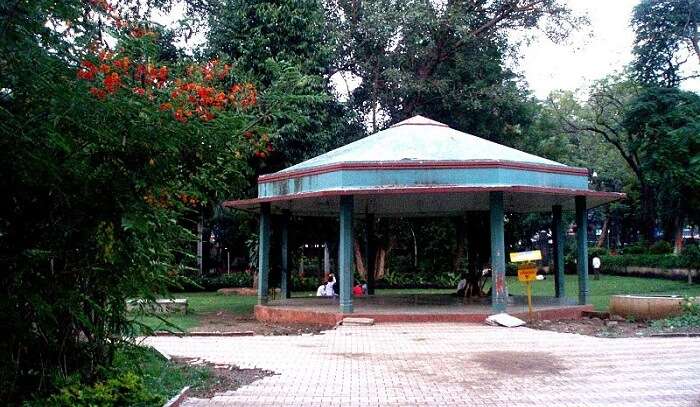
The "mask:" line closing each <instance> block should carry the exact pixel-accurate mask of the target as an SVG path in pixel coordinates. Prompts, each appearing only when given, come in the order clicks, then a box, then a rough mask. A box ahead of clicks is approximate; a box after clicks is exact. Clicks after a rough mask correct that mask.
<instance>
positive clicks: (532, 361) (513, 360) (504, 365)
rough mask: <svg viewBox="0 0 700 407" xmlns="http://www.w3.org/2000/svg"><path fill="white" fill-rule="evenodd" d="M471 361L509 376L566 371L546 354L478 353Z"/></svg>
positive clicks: (550, 373) (560, 363)
mask: <svg viewBox="0 0 700 407" xmlns="http://www.w3.org/2000/svg"><path fill="white" fill-rule="evenodd" d="M472 361H474V362H476V363H478V364H479V365H481V367H483V368H484V369H488V370H491V371H494V372H498V373H502V374H505V375H510V376H531V375H555V374H560V373H561V372H563V371H564V370H566V367H565V366H564V364H563V363H562V361H561V359H560V358H559V357H557V356H555V355H553V354H551V353H548V352H496V351H494V352H480V353H477V354H475V355H474V357H473V358H472Z"/></svg>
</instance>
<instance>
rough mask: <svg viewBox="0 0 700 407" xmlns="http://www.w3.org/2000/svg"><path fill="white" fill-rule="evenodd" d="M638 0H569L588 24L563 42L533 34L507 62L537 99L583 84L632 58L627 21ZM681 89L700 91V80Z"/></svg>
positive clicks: (632, 33) (586, 84)
mask: <svg viewBox="0 0 700 407" xmlns="http://www.w3.org/2000/svg"><path fill="white" fill-rule="evenodd" d="M638 2H639V1H638V0H568V1H567V2H566V3H567V4H568V5H569V7H571V9H572V10H573V11H575V12H577V13H580V14H586V15H587V16H588V18H589V20H590V26H589V27H588V28H587V29H583V30H580V31H577V32H574V33H573V34H572V35H571V37H570V38H569V39H568V41H567V43H565V44H554V43H553V42H552V41H550V40H549V39H548V38H546V37H545V36H544V35H537V36H536V37H535V40H534V41H532V42H531V43H530V44H529V45H527V46H523V47H522V48H521V53H520V54H521V58H520V59H519V60H517V61H516V62H513V61H511V63H510V64H511V67H512V68H514V69H515V71H516V72H518V73H521V74H523V75H524V77H525V80H526V81H527V82H528V84H529V86H530V89H532V91H533V93H534V94H535V96H537V97H538V98H546V97H547V95H549V93H550V92H551V91H552V90H557V89H566V90H577V89H585V88H587V87H588V86H589V85H590V84H591V83H592V82H593V81H594V80H596V79H600V78H602V77H604V76H606V75H608V74H611V73H614V72H616V71H621V70H622V69H623V68H624V66H625V65H627V64H629V63H630V61H631V60H632V42H633V40H634V32H633V31H632V29H631V27H630V26H629V22H630V19H631V16H632V9H633V8H634V6H635V5H636V4H637V3H638ZM683 88H685V89H687V90H693V91H696V92H698V91H700V81H697V80H695V81H687V82H686V83H684V85H683Z"/></svg>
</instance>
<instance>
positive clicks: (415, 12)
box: [338, 0, 583, 141]
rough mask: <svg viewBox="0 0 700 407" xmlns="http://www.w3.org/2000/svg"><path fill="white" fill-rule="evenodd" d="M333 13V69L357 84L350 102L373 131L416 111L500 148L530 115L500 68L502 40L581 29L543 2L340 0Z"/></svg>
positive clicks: (513, 80) (559, 8)
mask: <svg viewBox="0 0 700 407" xmlns="http://www.w3.org/2000/svg"><path fill="white" fill-rule="evenodd" d="M338 10H339V11H338V14H339V15H340V16H342V18H341V20H342V25H343V33H344V37H342V38H343V39H342V41H341V44H343V56H344V59H343V63H342V64H339V67H341V68H344V69H346V70H347V71H348V72H349V73H350V74H352V75H354V76H356V77H358V78H360V80H361V82H360V84H359V86H358V87H357V88H356V89H355V91H354V92H353V93H352V95H351V101H352V103H353V105H354V106H355V107H356V109H357V110H358V111H360V112H362V113H363V114H365V115H367V116H368V117H370V119H371V122H372V123H373V127H378V128H381V126H382V125H385V124H388V123H391V122H396V121H399V120H401V119H404V118H407V117H410V116H412V115H415V114H424V115H428V116H430V117H431V118H434V119H436V120H440V121H444V122H446V123H448V124H450V125H452V126H453V127H456V128H459V129H460V130H466V131H471V132H474V133H476V134H479V135H481V136H484V137H488V138H492V139H495V140H499V141H503V140H507V139H509V138H511V137H509V136H512V135H514V134H515V133H517V132H518V127H519V126H526V125H527V120H528V119H527V118H528V116H529V114H530V113H531V112H530V111H529V110H528V105H527V103H526V99H527V92H526V91H525V90H524V89H523V87H521V86H520V85H519V84H518V81H517V77H516V76H515V75H514V73H513V72H511V71H510V70H508V69H507V68H505V64H504V61H505V58H506V54H507V53H509V52H511V51H513V47H512V44H511V43H510V42H509V38H508V35H507V33H508V32H509V31H510V30H529V29H535V28H544V29H545V30H546V31H547V32H548V34H550V35H551V37H552V38H555V39H558V38H561V37H562V36H565V35H566V34H567V32H568V30H569V29H571V28H572V27H575V26H577V25H579V24H580V23H582V22H583V20H582V19H580V18H577V17H575V16H572V14H571V13H570V12H569V10H568V9H567V8H566V7H565V6H563V5H562V4H561V3H559V2H557V1H549V0H547V1H521V0H508V1H478V2H462V1H448V2H444V3H435V2H425V1H407V2H406V1H395V0H393V1H392V0H365V1H360V0H343V1H339V2H338ZM381 117H385V120H384V121H383V122H380V120H379V119H380V118H381Z"/></svg>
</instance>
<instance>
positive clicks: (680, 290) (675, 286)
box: [507, 275, 700, 311]
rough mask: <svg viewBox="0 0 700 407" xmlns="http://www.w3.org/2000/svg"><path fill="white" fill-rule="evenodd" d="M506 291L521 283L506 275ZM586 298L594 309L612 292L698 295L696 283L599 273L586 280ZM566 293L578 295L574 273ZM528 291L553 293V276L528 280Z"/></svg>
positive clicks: (517, 290)
mask: <svg viewBox="0 0 700 407" xmlns="http://www.w3.org/2000/svg"><path fill="white" fill-rule="evenodd" d="M507 284H508V292H510V293H511V294H525V285H523V284H522V283H520V282H518V278H517V277H507ZM588 284H589V290H590V302H591V304H593V305H594V306H595V309H596V310H600V311H603V310H607V309H608V304H609V303H610V296H611V295H614V294H678V295H690V296H697V295H700V284H692V285H688V283H686V282H684V281H675V280H663V279H658V278H639V277H622V276H610V275H601V276H600V280H594V279H593V276H590V278H589V280H588ZM565 287H566V296H567V297H569V298H578V276H576V275H566V284H565ZM532 295H550V296H553V295H554V277H552V276H548V278H547V280H544V281H535V282H533V283H532Z"/></svg>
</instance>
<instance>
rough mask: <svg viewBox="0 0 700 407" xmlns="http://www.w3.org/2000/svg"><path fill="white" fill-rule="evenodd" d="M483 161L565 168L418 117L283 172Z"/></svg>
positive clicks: (550, 161)
mask: <svg viewBox="0 0 700 407" xmlns="http://www.w3.org/2000/svg"><path fill="white" fill-rule="evenodd" d="M481 160H497V161H510V162H521V163H532V164H545V165H557V166H563V165H564V164H561V163H558V162H556V161H552V160H548V159H546V158H542V157H538V156H536V155H533V154H528V153H525V152H523V151H520V150H516V149H514V148H511V147H506V146H504V145H501V144H498V143H494V142H492V141H489V140H486V139H483V138H480V137H477V136H474V135H471V134H468V133H463V132H461V131H457V130H455V129H453V128H450V127H448V126H447V125H445V124H442V123H440V122H436V121H434V120H430V119H427V118H425V117H423V116H414V117H412V118H410V119H408V120H404V121H402V122H400V123H397V124H395V125H393V126H391V127H389V128H388V129H386V130H382V131H380V132H377V133H375V134H372V135H370V136H367V137H365V138H363V139H360V140H358V141H355V142H354V143H350V144H347V145H345V146H343V147H340V148H337V149H335V150H332V151H329V152H327V153H325V154H322V155H319V156H318V157H314V158H312V159H310V160H306V161H304V162H302V163H299V164H297V165H294V166H292V167H289V168H287V169H285V170H283V171H282V172H286V171H295V170H301V169H307V168H312V167H317V166H322V165H330V164H337V163H352V162H383V161H481Z"/></svg>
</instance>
